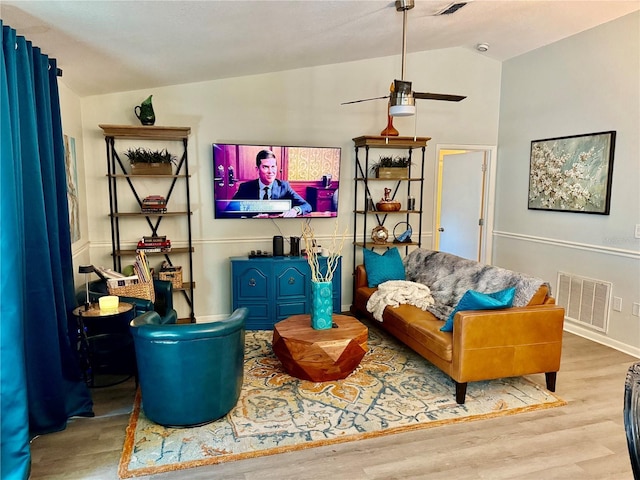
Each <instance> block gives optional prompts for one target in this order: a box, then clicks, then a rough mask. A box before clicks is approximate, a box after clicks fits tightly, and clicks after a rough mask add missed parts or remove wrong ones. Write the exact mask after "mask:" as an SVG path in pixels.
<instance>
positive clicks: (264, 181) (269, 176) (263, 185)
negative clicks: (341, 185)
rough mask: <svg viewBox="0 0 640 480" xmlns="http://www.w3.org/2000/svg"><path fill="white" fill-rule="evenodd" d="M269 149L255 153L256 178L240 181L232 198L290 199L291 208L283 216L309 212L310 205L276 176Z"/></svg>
mask: <svg viewBox="0 0 640 480" xmlns="http://www.w3.org/2000/svg"><path fill="white" fill-rule="evenodd" d="M277 163H278V162H277V160H276V155H275V154H274V153H273V152H272V151H271V150H260V151H259V152H258V155H256V170H257V171H258V178H256V179H255V180H249V181H248V182H244V183H241V184H240V186H239V187H238V191H237V192H236V193H235V195H234V196H233V200H291V209H290V210H287V211H285V212H283V213H282V216H283V217H296V216H299V215H304V214H307V213H310V212H311V205H309V204H308V203H307V201H306V200H305V199H304V198H302V197H301V196H300V195H299V194H298V193H297V192H296V191H295V190H294V189H293V188H291V185H290V184H289V182H287V181H284V180H280V179H277V178H276V175H277V173H278V164H277Z"/></svg>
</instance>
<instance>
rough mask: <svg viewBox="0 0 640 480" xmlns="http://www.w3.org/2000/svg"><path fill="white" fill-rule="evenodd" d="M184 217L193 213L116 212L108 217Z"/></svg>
mask: <svg viewBox="0 0 640 480" xmlns="http://www.w3.org/2000/svg"><path fill="white" fill-rule="evenodd" d="M185 215H193V212H164V213H163V212H158V213H143V212H118V213H110V214H109V216H110V217H137V218H139V217H179V216H182V217H184V216H185Z"/></svg>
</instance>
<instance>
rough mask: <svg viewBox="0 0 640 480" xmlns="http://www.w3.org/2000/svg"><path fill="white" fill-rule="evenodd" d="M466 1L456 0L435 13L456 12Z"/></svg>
mask: <svg viewBox="0 0 640 480" xmlns="http://www.w3.org/2000/svg"><path fill="white" fill-rule="evenodd" d="M467 3H468V2H456V3H452V4H450V5H448V6H447V7H445V8H444V9H443V10H440V11H439V12H438V13H436V15H451V14H452V13H456V12H457V11H458V10H460V9H461V8H462V7H464V6H465V5H466V4H467Z"/></svg>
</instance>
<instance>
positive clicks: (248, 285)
mask: <svg viewBox="0 0 640 480" xmlns="http://www.w3.org/2000/svg"><path fill="white" fill-rule="evenodd" d="M270 276H271V265H270V263H268V262H265V263H262V264H256V262H233V263H232V279H233V280H232V281H233V309H234V310H235V309H236V308H240V307H247V308H248V309H249V316H248V318H247V328H250V329H252V328H265V327H264V326H262V325H264V324H271V325H272V326H273V320H270V318H271V316H272V315H271V302H270V301H269V299H270V296H271V294H270Z"/></svg>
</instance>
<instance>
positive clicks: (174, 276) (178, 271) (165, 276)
mask: <svg viewBox="0 0 640 480" xmlns="http://www.w3.org/2000/svg"><path fill="white" fill-rule="evenodd" d="M158 278H159V279H160V280H168V281H170V282H171V283H172V284H173V288H174V289H176V288H182V267H175V270H169V271H162V270H160V271H159V272H158Z"/></svg>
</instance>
